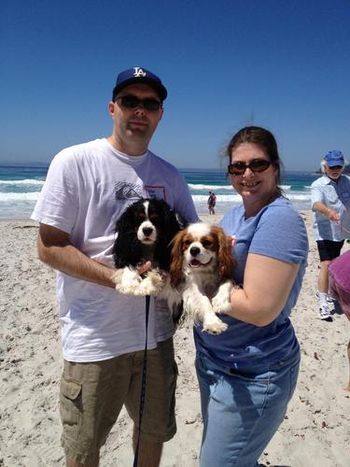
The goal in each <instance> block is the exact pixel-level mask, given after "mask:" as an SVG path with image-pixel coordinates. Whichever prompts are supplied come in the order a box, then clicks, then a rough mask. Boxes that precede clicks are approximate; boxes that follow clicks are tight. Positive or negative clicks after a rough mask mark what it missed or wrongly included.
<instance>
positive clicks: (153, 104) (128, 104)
mask: <svg viewBox="0 0 350 467" xmlns="http://www.w3.org/2000/svg"><path fill="white" fill-rule="evenodd" d="M115 100H116V101H119V102H120V105H121V106H122V107H125V108H126V109H136V108H137V107H143V108H144V109H146V110H149V111H150V112H156V111H157V110H159V109H161V108H162V103H161V102H160V101H157V99H152V98H151V97H149V98H146V99H139V98H138V97H136V96H132V95H131V94H130V95H127V96H120V97H117V98H116V99H115Z"/></svg>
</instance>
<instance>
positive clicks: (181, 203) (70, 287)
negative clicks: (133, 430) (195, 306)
mask: <svg viewBox="0 0 350 467" xmlns="http://www.w3.org/2000/svg"><path fill="white" fill-rule="evenodd" d="M141 197H156V198H162V199H164V200H165V201H167V203H168V204H169V205H170V206H171V207H172V208H174V209H175V210H176V211H177V212H178V213H179V214H180V215H181V216H182V217H184V218H185V219H186V220H187V221H189V222H194V221H196V220H197V219H198V217H197V214H196V211H195V207H194V204H193V200H192V197H191V195H190V193H189V190H188V187H187V184H186V182H185V180H184V178H183V177H182V175H181V174H180V173H179V172H178V170H177V169H175V167H173V166H172V165H171V164H169V163H168V162H166V161H164V160H162V159H160V158H159V157H157V156H156V155H154V154H153V153H152V152H150V151H147V152H146V153H145V154H144V155H142V156H138V157H130V156H127V155H126V154H122V153H120V152H118V151H116V150H115V149H114V148H113V146H111V145H110V143H109V142H108V141H107V140H106V139H105V138H103V139H97V140H95V141H91V142H88V143H85V144H80V145H77V146H72V147H69V148H66V149H64V150H63V151H61V152H60V153H58V154H57V155H56V156H55V158H54V159H53V161H52V163H51V165H50V168H49V171H48V174H47V178H46V181H45V184H44V186H43V189H42V191H41V193H40V196H39V199H38V202H37V204H36V206H35V208H34V211H33V213H32V216H31V218H32V219H34V220H36V221H38V222H40V223H43V224H47V225H50V226H53V227H57V228H58V229H60V230H63V231H64V232H67V233H69V234H70V238H71V242H72V244H73V245H74V246H75V247H77V248H78V249H79V250H81V251H82V252H83V253H85V254H86V255H87V256H89V257H90V258H94V259H98V260H99V261H100V262H103V263H105V264H107V265H111V266H113V257H112V248H113V242H114V239H115V225H116V221H117V219H118V218H119V217H120V215H121V214H122V212H123V211H124V210H125V209H126V208H127V207H128V206H129V205H130V204H132V203H133V202H135V201H137V200H138V199H139V198H141ZM57 298H58V303H59V308H60V323H61V333H62V346H63V355H64V358H65V359H66V360H68V361H74V362H91V361H99V360H105V359H108V358H112V357H115V356H118V355H122V354H125V353H128V352H133V351H137V350H141V349H143V348H144V344H145V298H144V297H134V296H130V295H122V294H119V293H117V292H116V291H115V290H114V289H112V288H109V287H105V286H102V285H98V284H94V283H92V282H87V281H84V280H80V279H76V278H74V277H71V276H68V275H67V274H64V273H62V272H57ZM172 334H173V325H172V321H171V317H170V313H169V312H168V311H167V310H166V309H164V306H161V304H159V306H157V307H156V309H155V300H154V299H153V298H152V299H151V306H150V315H149V327H148V347H149V348H154V347H156V345H157V342H161V341H163V340H165V339H168V338H169V337H171V336H172Z"/></svg>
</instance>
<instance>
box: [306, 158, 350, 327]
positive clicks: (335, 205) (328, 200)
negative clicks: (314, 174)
mask: <svg viewBox="0 0 350 467" xmlns="http://www.w3.org/2000/svg"><path fill="white" fill-rule="evenodd" d="M344 166H345V160H344V156H343V154H342V152H341V151H338V150H333V151H329V152H327V154H326V155H325V156H324V158H323V160H322V161H321V170H322V172H323V176H322V177H320V178H318V179H317V180H315V181H314V182H313V183H312V184H311V206H312V210H313V212H314V236H315V240H316V243H317V249H318V254H319V257H320V271H319V275H318V283H317V296H318V301H319V316H320V318H321V319H323V320H326V321H332V320H333V318H332V312H333V311H334V299H333V297H332V296H331V294H329V281H328V266H329V264H330V262H331V261H332V260H333V259H334V258H337V257H338V256H339V255H340V252H341V249H342V247H343V245H344V240H345V239H346V238H347V237H348V235H349V234H346V232H345V231H344V229H343V228H342V223H341V219H342V216H344V215H345V214H346V212H347V210H348V211H349V212H350V178H349V177H347V176H346V175H344V174H343V170H344Z"/></svg>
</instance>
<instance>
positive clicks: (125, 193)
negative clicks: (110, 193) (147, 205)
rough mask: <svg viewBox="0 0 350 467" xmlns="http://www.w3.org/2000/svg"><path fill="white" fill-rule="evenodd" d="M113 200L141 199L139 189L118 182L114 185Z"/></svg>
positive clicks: (132, 185) (138, 187)
mask: <svg viewBox="0 0 350 467" xmlns="http://www.w3.org/2000/svg"><path fill="white" fill-rule="evenodd" d="M114 188H115V199H117V200H123V201H124V200H126V199H128V200H135V201H136V200H138V199H140V198H142V192H141V187H140V186H139V185H135V184H134V183H126V182H118V183H116V184H115V187H114Z"/></svg>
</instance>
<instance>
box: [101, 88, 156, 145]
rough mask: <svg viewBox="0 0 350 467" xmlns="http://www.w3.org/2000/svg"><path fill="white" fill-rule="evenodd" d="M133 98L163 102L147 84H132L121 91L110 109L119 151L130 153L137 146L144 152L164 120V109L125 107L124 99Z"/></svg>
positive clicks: (141, 106)
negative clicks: (162, 119) (159, 124)
mask: <svg viewBox="0 0 350 467" xmlns="http://www.w3.org/2000/svg"><path fill="white" fill-rule="evenodd" d="M125 96H132V97H134V98H138V99H141V100H144V99H152V100H156V101H158V102H161V101H160V99H159V96H158V94H157V93H156V92H155V91H154V90H153V89H152V88H151V87H150V86H148V85H147V84H143V83H142V84H141V83H140V84H131V85H130V86H126V87H125V88H124V89H122V90H121V91H120V93H119V94H118V96H117V97H116V99H115V102H110V103H109V106H108V109H109V113H110V115H111V117H112V119H113V122H114V128H113V136H114V140H115V143H116V147H117V149H119V150H120V151H122V152H126V153H129V152H130V149H129V148H132V147H135V145H137V146H139V147H140V148H142V147H143V146H144V151H146V149H147V147H148V143H149V141H150V140H151V138H152V135H153V133H154V131H155V129H156V128H157V125H158V123H159V121H160V119H161V118H162V115H163V109H162V108H161V107H160V108H159V109H157V110H148V109H146V108H145V107H144V106H143V105H142V104H140V105H137V106H136V107H135V108H128V107H126V106H125V105H123V99H122V98H123V97H125Z"/></svg>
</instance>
